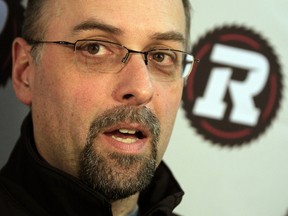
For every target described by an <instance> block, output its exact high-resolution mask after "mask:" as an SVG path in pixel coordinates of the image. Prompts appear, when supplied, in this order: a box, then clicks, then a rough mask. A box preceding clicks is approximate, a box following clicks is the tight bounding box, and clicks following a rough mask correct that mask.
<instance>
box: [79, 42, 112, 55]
mask: <svg viewBox="0 0 288 216" xmlns="http://www.w3.org/2000/svg"><path fill="white" fill-rule="evenodd" d="M76 49H77V51H80V52H81V54H82V55H84V56H86V57H100V56H103V57H104V56H107V55H111V53H113V51H112V48H111V45H110V44H109V43H105V42H98V41H79V42H78V44H77V47H76Z"/></svg>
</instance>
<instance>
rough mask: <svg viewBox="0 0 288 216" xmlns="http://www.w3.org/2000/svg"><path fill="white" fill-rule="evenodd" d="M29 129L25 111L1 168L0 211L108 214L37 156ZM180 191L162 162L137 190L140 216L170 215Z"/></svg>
mask: <svg viewBox="0 0 288 216" xmlns="http://www.w3.org/2000/svg"><path fill="white" fill-rule="evenodd" d="M32 128H33V127H32V120H31V115H29V116H28V117H27V118H26V120H25V121H24V123H23V125H22V129H21V136H20V139H19V140H18V142H17V144H16V146H15V149H14V150H13V152H12V154H11V156H10V159H9V161H8V163H7V164H6V165H5V166H4V167H3V169H2V170H1V172H0V215H1V216H14V215H17V216H28V215H29V216H48V215H49V216H52V215H53V216H55V215H61V216H64V215H65V216H77V215H79V216H80V215H81V216H83V215H85V216H87V215H97V216H102V215H103V216H104V215H105V216H112V212H111V205H110V203H109V202H108V201H107V200H106V199H105V197H103V196H102V195H101V194H99V193H98V192H97V191H94V190H92V189H91V188H89V187H88V186H86V185H85V184H83V183H82V182H80V181H79V180H78V179H77V178H75V177H73V176H71V175H69V174H67V173H65V172H62V171H61V170H58V169H56V168H54V167H52V166H50V165H49V164H48V163H47V162H45V161H44V160H42V159H41V156H40V155H39V154H38V153H37V150H36V148H35V144H34V140H33V129H32ZM183 194H184V193H183V191H182V190H181V188H180V186H179V185H178V183H177V182H176V180H175V179H174V178H173V176H172V174H171V172H170V171H169V169H168V168H167V167H166V165H165V164H164V163H163V162H162V163H161V164H160V166H159V167H158V169H157V171H156V173H155V176H154V178H153V180H152V182H151V184H150V185H149V187H148V188H147V189H146V190H145V191H142V192H141V193H140V198H139V202H138V205H139V210H140V215H141V216H142V215H143V216H144V215H145V216H148V215H149V216H150V215H151V216H152V215H154V216H165V215H166V216H168V215H170V216H171V215H174V214H173V213H172V211H173V209H174V208H175V207H176V206H177V205H178V204H179V203H180V201H181V199H182V196H183Z"/></svg>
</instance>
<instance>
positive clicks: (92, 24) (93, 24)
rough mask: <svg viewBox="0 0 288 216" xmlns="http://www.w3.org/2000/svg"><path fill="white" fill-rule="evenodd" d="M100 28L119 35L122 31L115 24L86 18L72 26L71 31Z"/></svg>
mask: <svg viewBox="0 0 288 216" xmlns="http://www.w3.org/2000/svg"><path fill="white" fill-rule="evenodd" d="M97 29H98V30H102V31H105V32H108V33H111V34H115V35H121V34H123V31H122V30H121V29H119V28H117V27H115V26H112V25H109V24H106V23H103V22H101V21H97V20H94V19H93V20H87V21H84V22H82V23H80V24H78V25H76V26H75V27H74V28H73V33H78V32H81V31H89V30H97Z"/></svg>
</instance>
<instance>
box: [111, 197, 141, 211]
mask: <svg viewBox="0 0 288 216" xmlns="http://www.w3.org/2000/svg"><path fill="white" fill-rule="evenodd" d="M138 197H139V194H135V195H132V196H130V197H128V198H125V199H122V200H117V201H115V202H113V203H112V212H113V215H114V216H127V215H128V214H129V213H131V212H132V211H133V210H134V209H135V208H136V206H137V201H138Z"/></svg>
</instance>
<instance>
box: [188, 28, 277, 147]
mask: <svg viewBox="0 0 288 216" xmlns="http://www.w3.org/2000/svg"><path fill="white" fill-rule="evenodd" d="M192 52H193V54H194V55H195V56H196V58H198V59H200V63H199V64H196V65H195V66H194V69H193V71H192V73H191V74H190V76H189V78H188V80H187V83H186V85H185V87H184V92H183V108H184V109H185V112H186V116H187V118H188V119H189V120H190V121H191V125H192V126H193V127H195V128H196V129H197V132H198V133H199V134H201V135H202V136H203V137H204V138H205V139H207V140H210V141H211V142H212V143H215V144H220V145H222V146H234V145H240V144H243V143H248V142H250V141H251V140H252V139H254V138H257V137H258V136H259V134H261V133H263V132H264V131H265V129H266V128H267V127H268V126H269V125H270V123H271V121H272V119H273V118H274V117H275V116H276V112H277V110H278V108H279V106H280V101H281V92H282V83H281V79H282V75H281V68H280V65H279V63H278V60H277V57H276V55H275V53H274V51H273V49H272V48H271V46H270V45H269V44H268V42H267V41H266V40H264V39H263V38H262V37H261V36H260V34H257V33H255V32H254V31H252V30H251V29H247V28H245V27H241V26H224V27H222V28H216V29H215V30H213V31H211V32H209V33H208V34H206V35H205V36H204V37H202V38H201V39H200V40H199V41H198V43H197V44H195V45H194V46H193V47H192Z"/></svg>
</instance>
